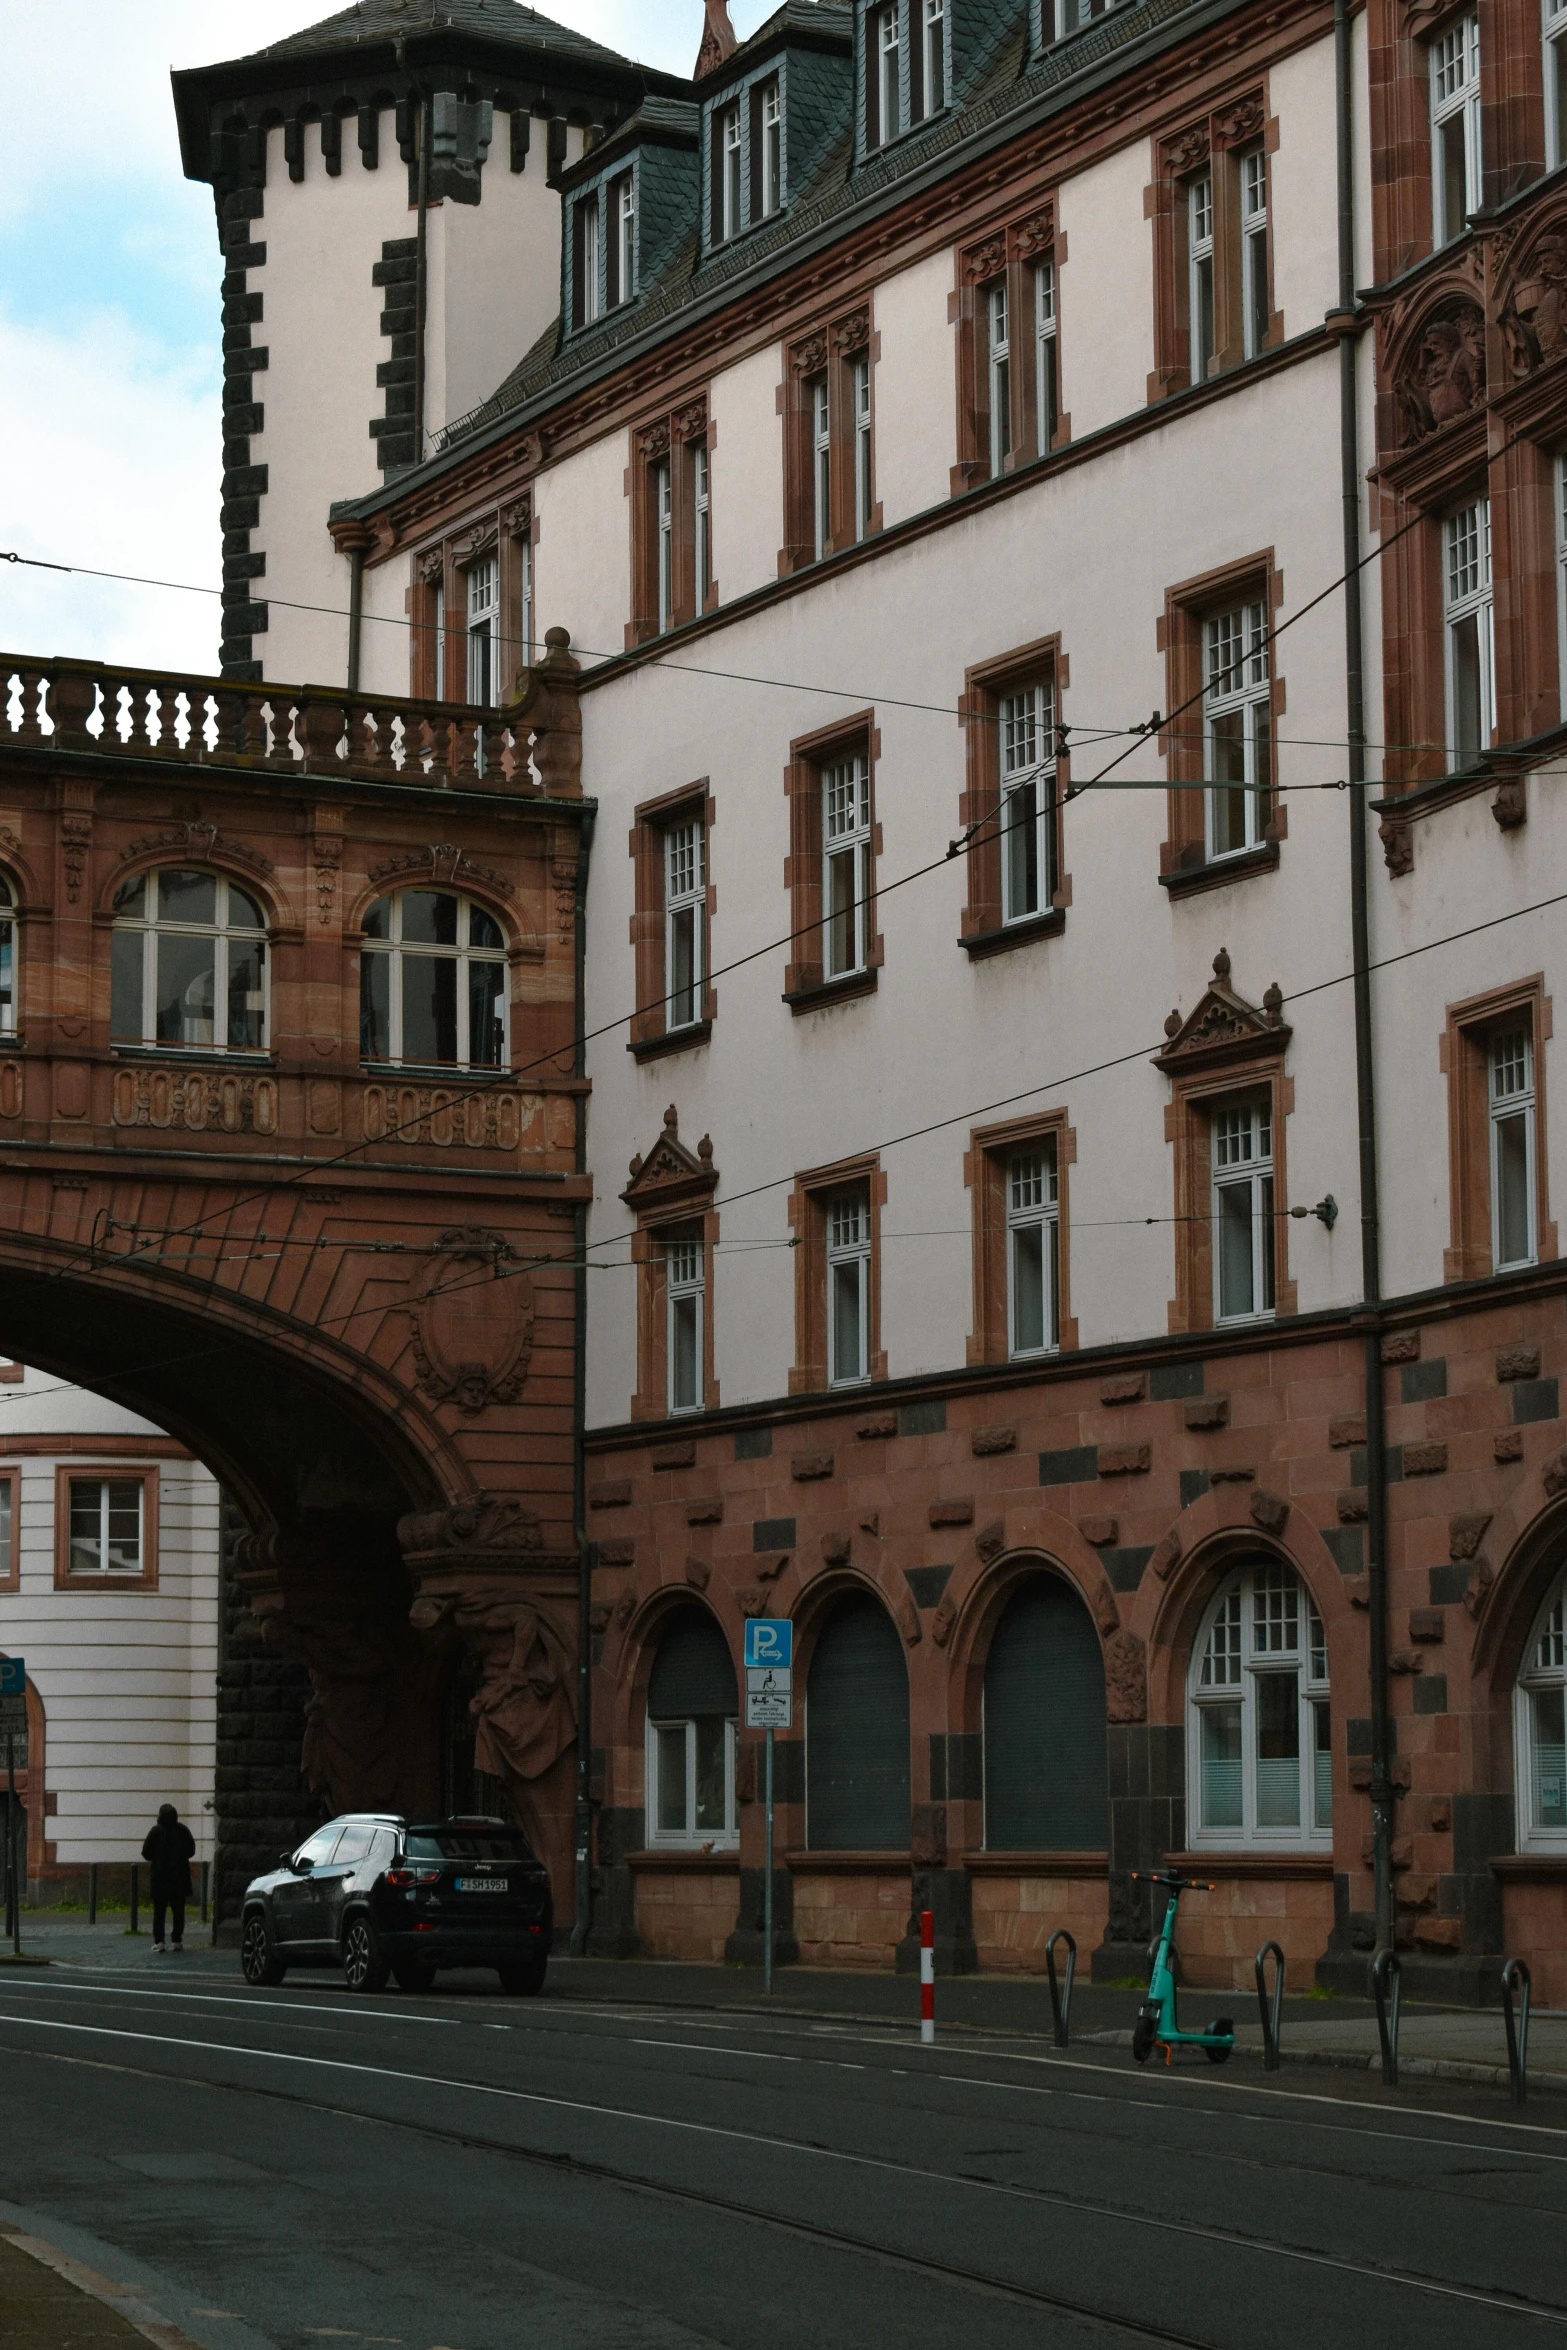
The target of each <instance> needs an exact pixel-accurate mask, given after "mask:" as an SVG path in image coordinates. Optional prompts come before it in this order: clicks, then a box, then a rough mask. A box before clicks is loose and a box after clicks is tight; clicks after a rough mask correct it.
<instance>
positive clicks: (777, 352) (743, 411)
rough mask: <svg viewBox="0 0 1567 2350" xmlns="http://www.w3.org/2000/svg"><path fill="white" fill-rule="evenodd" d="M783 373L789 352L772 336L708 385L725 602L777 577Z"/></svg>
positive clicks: (716, 540) (718, 560) (717, 570)
mask: <svg viewBox="0 0 1567 2350" xmlns="http://www.w3.org/2000/svg"><path fill="white" fill-rule="evenodd" d="M782 380H783V352H782V349H781V347H780V346H779V345H778V344H777V343H770V344H769V345H768V346H767V348H766V349H765V350H762V351H756V352H753V353H752V355H751V356H750V357H749V358H748V359H742V360H741V361H740V362H739V364H738V365H737V366H734V367H726V368H724V369H722V370H721V371H720V373H719V374H717V375H715V376H714V378H713V381H712V384H711V386H710V388H709V391H708V398H707V410H708V417H709V420H710V423H709V429H710V435H711V439H712V446H713V456H712V493H713V576H714V578H715V579H716V581H717V583H718V592H719V595H720V597H721V598H722V600H723V601H724V602H725V603H726V604H727V603H732V602H733V601H734V599H735V598H736V597H737V596H745V595H749V594H750V593H751V591H752V589H753V588H760V587H766V585H767V583H768V581H769V580H773V579H776V578H777V577H778V550H779V549H780V547H781V546H782V545H783V543H784V510H783V418H782V416H781V415H780V414H779V411H778V387H779V385H780V383H781V382H782Z"/></svg>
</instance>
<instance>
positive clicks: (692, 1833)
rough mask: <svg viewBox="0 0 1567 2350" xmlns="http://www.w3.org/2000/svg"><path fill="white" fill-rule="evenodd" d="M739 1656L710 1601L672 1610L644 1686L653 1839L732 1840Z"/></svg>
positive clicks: (679, 1841) (686, 1841) (735, 1838)
mask: <svg viewBox="0 0 1567 2350" xmlns="http://www.w3.org/2000/svg"><path fill="white" fill-rule="evenodd" d="M739 1711H740V1701H739V1697H738V1695H737V1693H736V1685H735V1668H734V1659H733V1658H732V1657H731V1656H730V1654H729V1648H728V1644H727V1642H726V1641H725V1639H724V1636H723V1634H722V1632H720V1630H719V1629H718V1626H717V1625H716V1624H715V1623H714V1621H713V1619H712V1617H711V1616H710V1615H709V1614H708V1613H707V1611H706V1609H705V1608H699V1607H685V1608H682V1609H681V1610H680V1612H679V1614H678V1615H675V1616H673V1617H671V1619H670V1621H669V1623H668V1624H667V1625H666V1626H665V1629H664V1633H663V1637H662V1638H661V1639H660V1641H659V1644H658V1654H657V1656H656V1657H655V1658H654V1660H653V1678H652V1680H651V1681H650V1682H649V1684H648V1693H647V1840H648V1842H649V1844H685V1845H703V1844H735V1843H737V1842H738V1841H739V1830H738V1828H737V1826H736V1824H735V1717H736V1715H737V1714H738V1713H739Z"/></svg>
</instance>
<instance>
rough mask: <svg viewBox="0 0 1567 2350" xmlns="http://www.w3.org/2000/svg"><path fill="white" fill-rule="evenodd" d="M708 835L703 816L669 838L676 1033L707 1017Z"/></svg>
mask: <svg viewBox="0 0 1567 2350" xmlns="http://www.w3.org/2000/svg"><path fill="white" fill-rule="evenodd" d="M705 852H706V835H705V832H704V828H703V824H702V819H701V817H700V816H689V817H686V818H685V819H684V820H683V821H682V822H681V823H679V824H671V825H670V826H669V828H668V830H667V831H666V832H665V834H664V970H665V975H666V976H665V984H666V986H667V987H668V990H669V994H668V997H667V999H666V1009H665V1019H666V1024H667V1025H668V1026H669V1027H670V1028H689V1027H691V1026H692V1024H693V1023H694V1022H695V1021H698V1020H700V1019H701V1017H702V982H703V979H704V978H705V976H706V966H707V951H706V950H707V937H706V931H707V874H706V855H705Z"/></svg>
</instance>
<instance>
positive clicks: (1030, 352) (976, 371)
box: [948, 196, 1072, 497]
mask: <svg viewBox="0 0 1567 2350" xmlns="http://www.w3.org/2000/svg"><path fill="white" fill-rule="evenodd" d="M1065 261H1066V238H1065V235H1064V234H1063V232H1062V231H1061V229H1060V228H1059V226H1058V225H1057V220H1056V205H1055V198H1054V196H1045V197H1041V198H1037V199H1035V201H1034V202H1033V203H1031V204H1030V206H1029V207H1028V209H1027V211H1026V212H1023V213H1021V214H1019V216H1018V217H1017V218H1016V219H1014V220H1012V221H1009V222H1007V223H1005V224H1003V225H1002V226H1000V227H998V228H996V229H993V230H992V231H990V232H989V233H988V234H987V235H985V236H984V237H981V238H979V239H977V240H976V241H975V242H974V243H973V244H970V245H965V246H964V247H963V249H962V250H961V252H960V253H959V255H958V290H957V292H956V293H955V294H953V295H951V296H950V297H949V305H948V315H949V317H950V318H951V321H952V324H953V326H954V327H955V329H956V335H957V343H956V350H957V371H958V461H957V463H956V465H954V467H953V468H952V494H953V496H954V497H956V496H957V495H958V494H959V493H960V492H961V491H963V490H966V489H970V488H972V487H973V485H974V483H976V482H980V481H990V480H994V479H999V477H1000V476H1001V475H1003V474H1007V473H1011V472H1013V471H1015V469H1016V468H1017V467H1018V466H1019V465H1026V464H1028V463H1030V462H1031V461H1032V460H1033V459H1034V458H1036V457H1045V456H1048V455H1049V453H1050V451H1051V450H1052V449H1060V448H1064V447H1065V446H1066V444H1067V442H1068V441H1069V440H1070V439H1071V437H1072V420H1071V418H1070V417H1069V416H1064V415H1062V413H1061V394H1060V384H1061V376H1060V364H1059V357H1058V338H1057V325H1058V317H1059V288H1060V273H1061V269H1062V266H1063V265H1064V263H1065Z"/></svg>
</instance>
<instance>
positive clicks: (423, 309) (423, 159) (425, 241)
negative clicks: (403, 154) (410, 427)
mask: <svg viewBox="0 0 1567 2350" xmlns="http://www.w3.org/2000/svg"><path fill="white" fill-rule="evenodd" d="M416 120H417V122H418V125H419V197H418V214H417V220H416V225H415V230H414V463H415V464H416V465H422V464H423V463H424V406H425V397H424V384H425V364H424V344H425V319H426V316H427V314H428V311H429V287H430V140H431V137H432V136H433V131H434V123H433V101H432V99H431V97H430V94H429V92H428V91H426V92H425V94H424V96H423V97H422V98H421V99H420V101H419V111H418V114H417V117H416Z"/></svg>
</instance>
